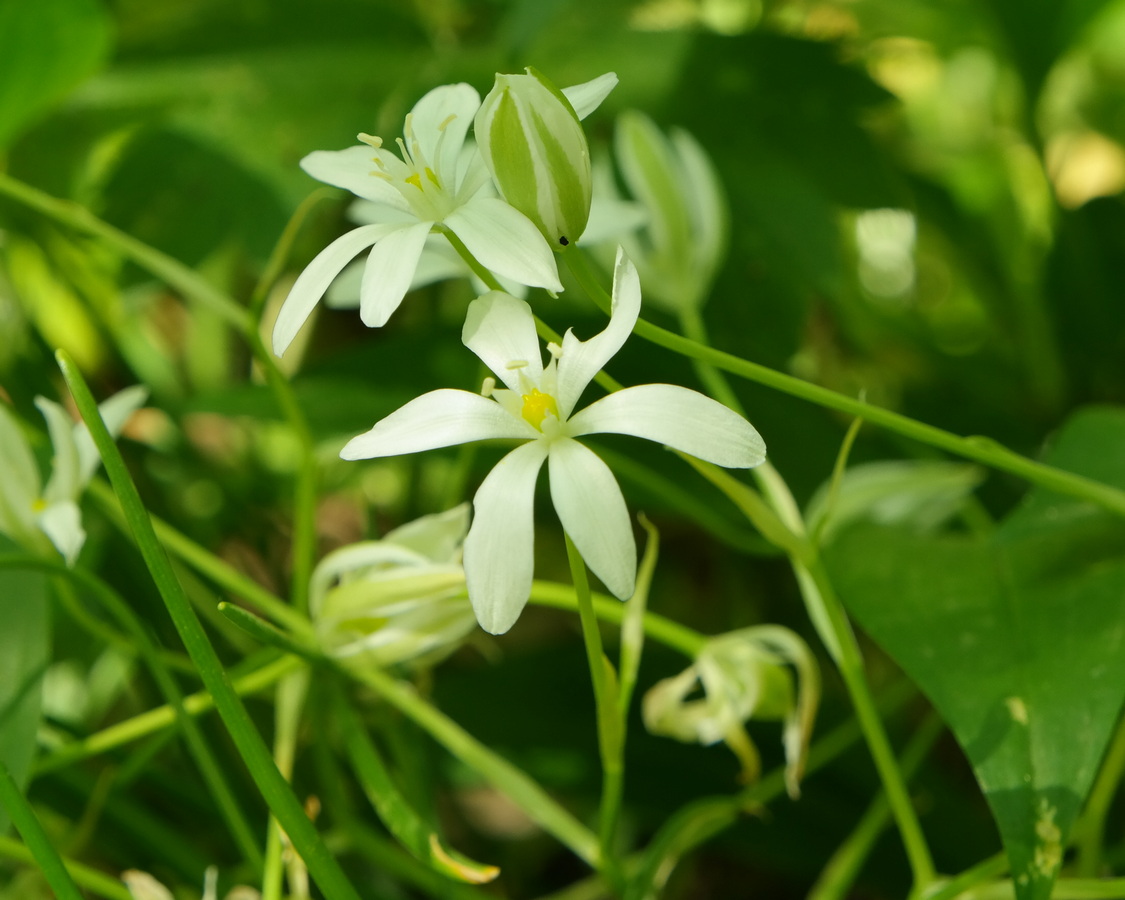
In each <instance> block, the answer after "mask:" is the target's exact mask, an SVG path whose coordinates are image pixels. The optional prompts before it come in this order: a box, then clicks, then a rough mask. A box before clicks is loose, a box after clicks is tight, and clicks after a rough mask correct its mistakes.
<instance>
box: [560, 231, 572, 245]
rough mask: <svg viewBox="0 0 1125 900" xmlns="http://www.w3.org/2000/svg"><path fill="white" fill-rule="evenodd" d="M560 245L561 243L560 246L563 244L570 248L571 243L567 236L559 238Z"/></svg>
mask: <svg viewBox="0 0 1125 900" xmlns="http://www.w3.org/2000/svg"><path fill="white" fill-rule="evenodd" d="M559 243H560V244H562V245H563V246H564V247H569V246H570V241H568V240H567V239H566V235H565V234H564V235H562V236H561V237H559Z"/></svg>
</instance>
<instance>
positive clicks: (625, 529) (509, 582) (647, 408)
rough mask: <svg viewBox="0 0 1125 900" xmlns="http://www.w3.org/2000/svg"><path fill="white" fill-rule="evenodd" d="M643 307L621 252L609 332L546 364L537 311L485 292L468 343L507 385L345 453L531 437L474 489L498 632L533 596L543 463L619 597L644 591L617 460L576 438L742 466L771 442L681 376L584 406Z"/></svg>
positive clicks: (479, 546) (584, 550)
mask: <svg viewBox="0 0 1125 900" xmlns="http://www.w3.org/2000/svg"><path fill="white" fill-rule="evenodd" d="M640 305H641V291H640V283H639V281H638V279H637V272H636V269H635V268H634V267H633V264H632V263H631V262H630V261H629V260H628V258H627V257H625V256H624V254H619V255H618V260H617V266H616V269H615V273H614V280H613V309H612V314H611V316H610V320H609V324H608V325H607V326H606V329H605V331H603V332H602V333H601V334H598V335H596V336H594V337H592V338H590V340H588V341H580V340H578V338H576V337H575V336H574V334H573V333H572V332H570V331H568V332H567V333H566V335H565V337H564V338H563V344H562V347H561V348H560V347H557V346H551V347H549V348H548V349H549V350H550V351H551V360H550V362H548V363H547V365H546V366H544V365H543V362H542V358H541V354H540V349H539V339H538V338H537V337H536V334H535V321H534V317H533V315H532V312H531V308H530V307H529V306H528V305H527V304H526V303H524V302H523V301H522V300H517V299H515V298H514V297H510V296H508V295H507V294H502V293H500V292H498V291H493V292H492V293H489V294H486V295H485V296H483V297H479V298H478V299H477V300H475V301H473V303H472V304H471V305H470V307H469V314H468V317H467V319H466V321H465V329H464V333H463V340H464V342H465V345H466V346H467V347H469V349H471V350H472V351H473V352H474V353H475V354H476V355H477V356H479V357H480V358H481V360H482V361H483V362H484V363H485V364H486V365H487V366H488V367H489V368H490V369H491V370H492V371H493V372H495V373H496V376H497V378H499V379H500V381H502V382H503V383H504V385H505V386H506V388H507V390H503V389H501V390H493V389H492V388H493V387H494V385H495V383H494V382H493V383H492V384H489V383H487V382H486V393H487V394H489V395H490V396H481V395H480V394H471V393H469V392H467V391H457V390H438V391H432V392H430V393H428V394H423V395H422V396H421V397H418V398H416V399H414V400H412V401H410V402H409V403H407V404H406V406H404V407H402V408H401V409H399V410H398V411H396V412H394V413H392V414H391V415H389V416H387V418H385V419H383V420H382V421H380V422H378V423H376V425H375V427H374V428H372V429H371V430H370V431H368V432H367V433H366V434H362V435H360V436H359V437H356V438H353V439H352V440H351V441H349V442H348V444H347V446H345V447H344V449H343V450H342V451H341V453H340V455H341V456H342V457H343V458H344V459H365V458H373V457H383V456H397V455H399V454H402V453H416V452H418V451H421V450H432V449H435V448H437V447H449V446H452V445H455V444H462V443H466V442H468V441H476V440H483V439H488V438H514V439H518V440H522V441H524V442H525V443H523V444H522V445H521V446H519V447H517V448H516V449H515V450H513V451H511V452H510V453H509V454H508V455H507V456H505V457H504V458H503V459H502V460H501V461H500V462H499V463H498V464H497V465H496V467H495V468H494V469H493V470H492V471H491V472H490V473H489V475H488V477H486V478H485V480H484V482H483V483H482V484H481V486H480V489H479V490H478V491H477V494H476V497H475V498H474V500H473V508H474V512H475V516H474V518H473V525H472V528H471V529H470V531H469V536H468V538H467V539H466V540H465V554H464V555H465V575H466V578H467V580H468V587H469V599H470V600H471V601H472V604H473V609H474V611H475V612H476V616H477V621H479V622H480V624H481V626H482V627H483V628H484V629H485V630H486V631H490V632H492V633H493V634H500V633H502V632H505V631H507V630H508V629H509V628H510V627H511V626H512V624H513V623H514V622H515V620H516V619H517V618H518V617H519V614H520V611H521V610H522V609H523V606H524V604H525V603H526V602H527V598H528V595H529V594H530V591H531V580H532V574H533V560H532V549H533V541H534V523H533V515H532V503H533V495H534V488H535V481H536V478H537V476H538V474H539V469H540V468H541V467H542V465H543V463H544V462H545V461H546V462H547V463H548V469H549V471H550V481H551V499H552V501H553V503H554V506H555V510H556V512H557V513H558V515H559V518H560V520H561V521H562V525H563V527H564V528H565V529H566V531H567V533H568V534H569V535H570V537H571V539H572V540H573V541H574V544H575V546H576V547H577V548H578V550H579V552H580V553H581V554H582V556H583V558H584V559H585V560H586V562H587V564H588V565H589V566H590V568H591V569H592V570H593V572H594V573H595V574H596V575H597V576H598V577H599V578H600V579H601V580H602V582H603V583H604V584H605V586H606V587H607V588H608V589H609V590H610V591H612V592H613V593H614V594H615V595H616V596H618V597H620V598H622V599H625V598H628V597H629V596H630V595H631V594H632V593H633V585H634V581H635V579H636V569H637V553H636V545H635V543H634V540H633V531H632V527H631V524H630V520H629V514H628V512H627V511H626V509H625V500H624V498H623V497H622V495H621V490H620V488H619V487H618V486H617V482H616V481H615V480H614V477H613V474H612V473H611V472H610V470H609V468H608V467H607V466H606V464H605V463H603V462H602V461H601V460H600V459H599V458H598V457H597V456H596V455H595V454H594V453H593V452H591V451H590V450H588V449H586V447H584V446H583V445H582V444H580V443H579V442H578V441H577V440H576V438H579V437H582V436H583V435H587V434H598V433H613V434H631V435H635V436H636V437H643V438H647V439H648V440H651V441H657V442H659V443H662V444H667V445H669V446H671V447H673V448H675V449H677V450H681V451H683V452H685V453H690V454H692V455H693V456H697V457H699V458H700V459H703V460H707V461H709V462H712V463H716V464H718V465H721V466H728V467H736V468H747V467H750V466H756V465H758V464H759V463H761V462H762V461H763V460H764V459H765V452H766V451H765V445H764V443H763V442H762V439H761V437H760V436H759V434H758V432H757V431H755V430H754V428H753V426H752V425H750V423H749V422H747V421H746V420H745V419H743V418H742V417H741V416H738V415H736V414H735V413H733V412H732V411H731V410H729V409H727V407H725V406H723V405H721V404H719V403H717V402H715V401H714V400H711V399H710V398H708V397H704V396H703V395H702V394H699V393H696V392H695V391H690V390H688V389H687V388H683V387H678V386H675V385H669V384H647V385H641V386H638V387H631V388H626V389H624V390H621V391H617V392H616V393H613V394H610V395H609V396H606V397H603V398H601V399H600V400H598V401H597V402H595V403H593V404H591V405H590V406H588V407H586V408H585V409H583V410H581V411H580V412H578V413H574V406H575V404H576V403H577V402H578V399H579V397H580V396H581V394H582V392H583V390H584V389H585V388H586V386H587V385H588V384H589V383H590V382H591V381H592V380H593V378H594V376H595V375H596V374H597V373H598V372H599V371H600V370H601V368H602V366H604V365H605V364H606V362H608V360H609V359H610V358H611V357H612V356H613V355H614V354H615V353H616V352H617V351H618V350H619V349H620V348H621V345H622V344H624V343H625V339H626V338H627V337H628V336H629V334H630V333H631V332H632V330H633V325H634V324H635V323H636V321H637V316H638V315H639V314H640ZM488 381H489V382H492V379H489V380H488Z"/></svg>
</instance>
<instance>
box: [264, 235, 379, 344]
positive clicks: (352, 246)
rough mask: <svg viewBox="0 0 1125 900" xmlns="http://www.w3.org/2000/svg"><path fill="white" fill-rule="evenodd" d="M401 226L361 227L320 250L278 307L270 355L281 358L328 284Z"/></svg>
mask: <svg viewBox="0 0 1125 900" xmlns="http://www.w3.org/2000/svg"><path fill="white" fill-rule="evenodd" d="M399 227H400V226H397V225H362V226H360V227H359V228H356V229H355V230H354V231H349V232H348V233H347V234H345V235H342V236H341V237H338V238H336V240H334V241H333V242H332V243H331V244H329V245H328V246H327V247H325V248H324V249H323V250H321V251H320V253H318V254H317V255H316V256H315V257H313V261H312V262H310V263H309V264H308V265H307V266H306V267H305V271H303V272H302V273H301V274H300V275H299V276H298V277H297V280H296V281H295V282H294V283H293V287H292V288H290V289H289V296H288V297H286V298H285V302H284V303H283V304H281V310H280V311H279V312H278V314H277V321H276V322H274V326H273V352H274V355H275V356H281V354H282V353H284V352H285V349H286V348H287V347H288V346H289V345H290V344H291V343H293V338H295V337H296V336H297V332H298V331H300V330H301V326H302V325H304V324H305V320H306V319H308V317H309V314H310V313H311V312H312V311H313V307H314V306H316V304H317V301H319V300H320V298H321V297H323V296H324V292H325V291H326V290H328V285H330V284H331V283H332V280H333V279H334V278H335V277H336V276H337V275H339V274H340V270H341V269H343V268H344V266H346V265H347V264H348V263H349V262H351V260H352V259H353V258H355V256H356V254H357V253H359V252H360V251H362V250H364V249H365V248H367V247H370V246H371V245H372V244H374V243H375V242H376V241H378V240H380V239H381V238H384V237H386V236H387V235H388V234H390V233H392V232H393V231H395V230H396V229H397V228H399Z"/></svg>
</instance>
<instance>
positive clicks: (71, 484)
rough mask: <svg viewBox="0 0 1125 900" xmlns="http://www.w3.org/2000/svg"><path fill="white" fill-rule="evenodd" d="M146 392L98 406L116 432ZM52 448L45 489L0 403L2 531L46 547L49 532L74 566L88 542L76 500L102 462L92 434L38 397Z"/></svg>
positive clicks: (32, 457) (130, 390)
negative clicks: (52, 456) (44, 538)
mask: <svg viewBox="0 0 1125 900" xmlns="http://www.w3.org/2000/svg"><path fill="white" fill-rule="evenodd" d="M147 396H148V391H147V390H146V389H145V388H143V387H131V388H126V389H125V390H123V391H121V392H120V393H117V394H114V395H113V396H112V397H110V398H109V399H108V400H106V401H105V402H104V403H102V404H101V405H100V406H99V407H98V410H99V412H100V413H101V416H102V419H103V420H104V421H105V424H106V427H107V428H108V429H109V432H110V434H113V435H116V434H117V433H118V432H119V431H120V430H121V429H122V428H123V427H124V425H125V422H126V421H128V419H129V416H131V415H132V414H133V412H134V411H135V410H137V409H139V408H140V406H141V404H143V403H144V401H145V398H146V397H147ZM35 405H36V406H37V407H39V411H40V412H41V413H43V417H44V418H45V419H46V420H47V430H48V431H49V432H50V435H51V444H52V446H53V448H54V459H53V460H52V467H51V476H50V478H49V479H48V480H47V485H46V487H42V481H41V480H40V476H39V467H38V466H37V465H36V462H35V455H34V454H33V453H32V450H31V446H30V445H29V444H28V442H27V438H26V437H25V436H24V434H23V432H22V431H21V430H20V427H19V424H18V423H17V422H16V420H15V417H14V416H12V414H11V413H10V412H9V411H8V409H7V407H5V406H2V405H0V471H2V472H3V473H4V475H3V477H0V532H2V533H3V534H6V535H8V537H10V538H11V539H12V540H14V541H16V542H17V543H19V544H23V545H24V546H26V547H27V548H28V549H30V550H33V551H34V550H37V549H39V548H40V547H43V546H46V545H45V544H44V542H43V537H44V536H45V537H46V538H48V539H49V540H50V542H51V544H54V546H55V547H56V548H57V549H58V551H59V553H61V554H62V555H63V558H64V559H65V560H66V562H67V565H73V564H74V561H75V560H76V559H77V558H78V552H79V551H80V550H81V549H82V545H83V544H84V543H85V542H86V532H85V531H84V530H83V529H82V514H81V513H80V512H79V509H78V498H79V497H80V496H81V495H82V491H83V490H85V488H86V485H87V484H89V482H90V479H91V478H93V477H94V472H95V471H97V468H98V466H99V465H100V464H101V457H99V456H98V451H97V448H95V447H94V441H93V438H91V437H90V432H89V431H87V429H86V426H85V425H84V424H82V423H75V422H74V421H73V420H72V419H71V418H70V416H69V415H68V414H67V412H66V410H65V409H63V408H62V407H61V406H59V404H57V403H55V402H54V401H53V400H48V399H47V398H46V397H36V398H35Z"/></svg>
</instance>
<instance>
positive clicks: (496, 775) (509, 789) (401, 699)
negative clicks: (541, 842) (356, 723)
mask: <svg viewBox="0 0 1125 900" xmlns="http://www.w3.org/2000/svg"><path fill="white" fill-rule="evenodd" d="M348 674H349V675H350V676H351V677H352V678H354V679H356V680H357V681H360V682H362V683H363V684H365V685H367V686H368V687H369V688H371V689H372V690H374V691H375V692H376V693H377V694H378V695H379V696H380V697H382V698H383V699H384V700H385V701H387V702H388V703H389V704H391V706H393V707H394V708H395V709H397V710H399V712H401V713H402V714H403V715H405V716H406V717H407V718H408V719H410V720H411V721H412V722H414V723H415V724H417V725H418V726H419V727H421V728H422V729H423V730H424V731H426V732H428V733H429V734H430V736H431V737H433V738H434V739H435V740H436V741H437V742H438V743H439V744H441V745H442V746H443V747H445V749H446V750H448V751H449V752H450V753H451V754H453V755H454V756H455V757H457V758H458V759H460V760H461V761H462V762H463V763H464V764H465V765H466V766H468V767H469V768H470V769H474V770H475V771H477V772H479V773H480V774H481V775H482V776H484V778H485V779H487V780H488V781H490V782H491V783H492V784H493V785H494V786H495V787H496V788H498V789H499V790H500V791H502V792H503V793H504V794H506V795H507V796H508V798H509V799H510V800H512V801H513V802H514V803H516V804H517V805H518V806H520V807H521V808H522V809H523V810H524V812H526V813H527V815H528V816H529V817H530V818H531V819H532V820H533V821H535V822H537V823H538V824H539V825H540V826H542V828H543V829H544V830H545V831H547V832H548V833H550V834H552V835H554V836H555V838H557V839H558V840H559V842H560V843H562V844H564V845H565V846H567V847H569V848H570V849H571V850H572V851H573V852H574V853H575V855H576V856H578V857H579V858H580V859H583V860H585V861H586V862H588V863H589V864H590V865H591V866H593V867H594V868H595V869H598V868H600V859H599V856H600V854H599V850H598V839H597V838H596V837H595V836H594V835H593V834H591V833H590V831H589V830H588V829H587V828H586V826H584V825H583V824H582V823H581V822H579V821H578V820H577V819H575V818H574V816H572V815H571V814H570V813H569V812H567V811H566V810H565V809H563V808H562V807H561V806H560V805H559V804H558V803H556V802H555V801H554V800H553V799H552V798H551V796H550V795H549V794H547V792H546V791H544V790H543V788H541V787H540V786H539V785H538V784H537V783H536V782H535V781H533V780H532V779H531V778H529V777H528V776H527V775H526V774H525V773H524V772H522V771H521V770H520V769H518V768H516V767H515V766H514V765H512V764H511V763H510V762H508V761H507V760H506V759H504V758H503V757H502V756H499V755H498V754H496V753H494V752H493V751H492V750H490V749H488V747H486V746H485V745H484V744H482V743H481V742H480V741H478V740H477V739H476V738H474V737H473V736H472V735H470V734H469V733H468V732H467V731H465V729H463V728H462V727H461V726H460V725H458V724H457V723H456V722H454V721H453V720H452V719H450V718H449V717H448V716H446V715H444V714H443V713H442V712H440V711H439V710H437V709H435V708H434V707H433V706H431V705H430V704H428V703H427V702H426V701H425V700H423V699H422V698H421V697H419V696H418V694H417V692H416V691H415V690H414V688H413V687H412V686H410V685H408V684H405V683H403V682H401V681H398V680H396V679H394V678H392V677H391V676H390V675H388V674H387V673H385V672H383V671H381V670H379V669H366V668H365V669H355V670H349V671H348Z"/></svg>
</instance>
